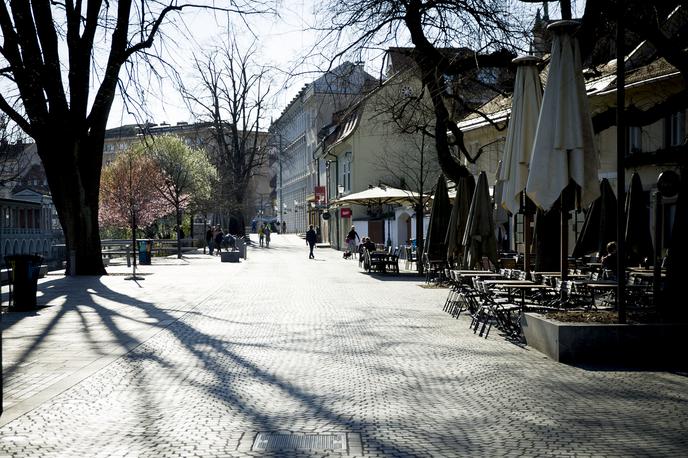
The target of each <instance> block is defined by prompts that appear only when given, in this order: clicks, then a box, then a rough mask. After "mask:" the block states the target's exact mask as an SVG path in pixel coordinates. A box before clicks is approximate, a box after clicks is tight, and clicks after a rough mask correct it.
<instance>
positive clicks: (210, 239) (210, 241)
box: [203, 227, 213, 254]
mask: <svg viewBox="0 0 688 458" xmlns="http://www.w3.org/2000/svg"><path fill="white" fill-rule="evenodd" d="M205 245H206V246H207V247H208V251H209V252H210V254H213V228H212V227H211V228H208V231H207V232H206V233H205ZM203 254H205V247H203Z"/></svg>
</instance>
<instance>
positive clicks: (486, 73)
mask: <svg viewBox="0 0 688 458" xmlns="http://www.w3.org/2000/svg"><path fill="white" fill-rule="evenodd" d="M476 77H477V79H478V81H480V82H481V83H483V84H487V85H488V86H494V85H495V84H497V69H496V68H481V69H478V72H477V74H476Z"/></svg>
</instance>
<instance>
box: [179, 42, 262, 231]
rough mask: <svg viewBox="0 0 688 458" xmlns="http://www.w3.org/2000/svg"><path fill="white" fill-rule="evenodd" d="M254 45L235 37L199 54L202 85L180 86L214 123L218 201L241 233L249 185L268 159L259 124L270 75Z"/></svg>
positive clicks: (197, 63)
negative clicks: (258, 59) (245, 44)
mask: <svg viewBox="0 0 688 458" xmlns="http://www.w3.org/2000/svg"><path fill="white" fill-rule="evenodd" d="M255 53H256V45H255V44H253V45H251V46H249V47H248V48H246V49H245V50H242V49H240V46H239V44H238V42H237V41H236V40H235V39H231V40H229V42H228V43H227V46H226V47H222V48H215V49H213V50H211V51H209V52H207V53H206V54H204V55H202V56H195V58H194V67H195V71H196V73H197V79H198V82H199V84H198V85H197V87H194V88H189V87H184V86H183V87H182V92H183V94H184V97H185V98H186V100H187V102H188V103H189V105H190V107H191V109H192V111H197V112H198V110H199V109H200V112H198V113H197V115H198V116H199V117H200V118H201V119H205V120H207V121H208V122H209V123H210V124H211V125H212V128H213V129H212V132H213V135H212V138H211V139H210V145H208V150H209V151H212V160H213V161H214V162H215V165H216V166H217V168H218V172H219V175H220V183H221V188H222V189H221V190H220V193H219V195H218V196H217V198H218V202H221V203H222V204H223V206H224V208H222V210H224V211H227V212H229V213H232V214H233V216H234V217H235V218H236V219H237V220H238V232H239V233H240V234H241V235H243V232H244V228H245V223H244V221H245V218H246V215H245V212H246V209H247V197H248V195H247V190H248V189H249V185H250V183H251V180H252V178H253V177H254V176H255V175H256V174H259V173H261V169H262V168H263V166H264V165H265V164H266V149H265V148H264V144H263V143H264V141H263V140H264V136H265V134H264V132H262V131H261V125H262V123H263V121H264V112H265V109H266V105H267V97H268V94H269V92H270V76H269V74H268V71H267V67H265V66H261V65H258V64H256V62H255V61H254V55H255Z"/></svg>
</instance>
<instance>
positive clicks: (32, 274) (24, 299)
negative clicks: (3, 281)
mask: <svg viewBox="0 0 688 458" xmlns="http://www.w3.org/2000/svg"><path fill="white" fill-rule="evenodd" d="M42 262H43V258H42V257H41V256H34V255H30V254H13V255H10V256H5V264H7V267H8V268H9V269H11V273H10V284H11V289H10V309H11V310H13V311H25V310H33V309H35V308H36V289H37V288H36V287H37V284H38V274H39V272H40V270H41V263H42Z"/></svg>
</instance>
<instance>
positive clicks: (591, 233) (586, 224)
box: [573, 178, 616, 258]
mask: <svg viewBox="0 0 688 458" xmlns="http://www.w3.org/2000/svg"><path fill="white" fill-rule="evenodd" d="M615 240H616V196H615V195H614V191H612V187H611V185H610V184H609V181H608V180H607V179H606V178H603V179H602V181H601V182H600V197H598V198H597V199H595V200H594V201H593V203H591V204H590V206H589V207H588V210H587V212H586V213H585V221H583V227H582V229H581V232H580V234H578V239H577V240H576V246H575V247H574V248H573V257H574V258H580V257H583V256H584V255H586V254H590V253H600V254H606V253H607V243H609V242H613V241H615Z"/></svg>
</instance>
